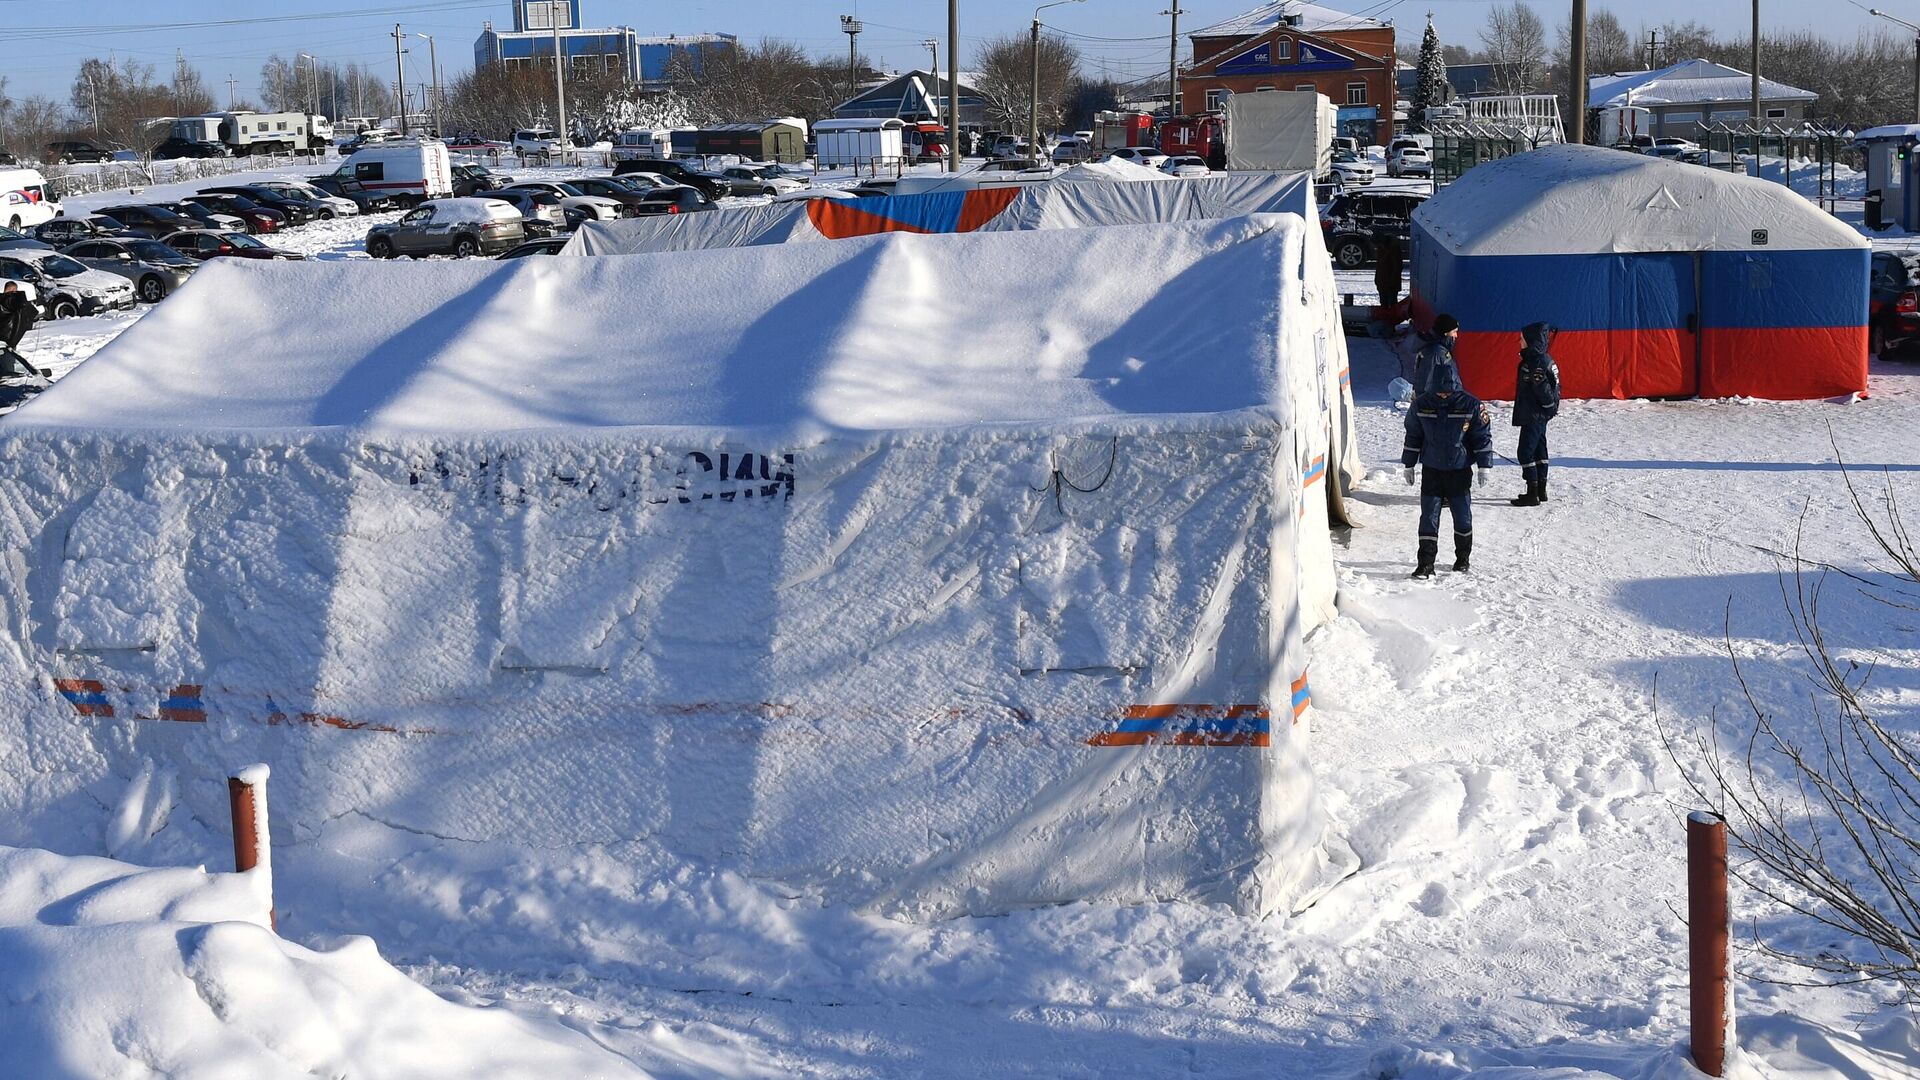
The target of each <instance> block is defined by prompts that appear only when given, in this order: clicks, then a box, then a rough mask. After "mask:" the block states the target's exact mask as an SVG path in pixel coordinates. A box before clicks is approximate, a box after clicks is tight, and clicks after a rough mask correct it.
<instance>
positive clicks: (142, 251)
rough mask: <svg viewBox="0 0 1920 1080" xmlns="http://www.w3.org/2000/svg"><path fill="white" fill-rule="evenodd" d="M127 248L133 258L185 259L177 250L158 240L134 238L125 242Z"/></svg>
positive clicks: (168, 260) (181, 260)
mask: <svg viewBox="0 0 1920 1080" xmlns="http://www.w3.org/2000/svg"><path fill="white" fill-rule="evenodd" d="M127 250H128V251H131V252H133V257H134V258H136V259H142V260H144V261H146V262H156V263H178V262H186V261H187V260H186V259H183V258H181V256H180V253H179V252H177V251H175V250H173V249H172V248H170V247H168V246H167V245H165V244H163V243H161V242H160V241H158V240H135V241H132V242H130V243H128V244H127Z"/></svg>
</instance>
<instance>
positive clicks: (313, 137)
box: [167, 111, 333, 156]
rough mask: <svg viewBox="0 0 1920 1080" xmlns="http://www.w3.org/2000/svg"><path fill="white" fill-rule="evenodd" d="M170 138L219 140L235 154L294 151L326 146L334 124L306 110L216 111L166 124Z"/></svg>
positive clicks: (203, 141) (187, 140) (330, 137)
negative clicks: (264, 111) (297, 111)
mask: <svg viewBox="0 0 1920 1080" xmlns="http://www.w3.org/2000/svg"><path fill="white" fill-rule="evenodd" d="M167 134H168V136H169V137H171V138H175V139H181V140H184V141H186V142H197V143H219V144H221V145H223V146H225V147H226V148H227V149H229V150H231V151H233V153H234V154H235V156H245V155H248V154H291V153H293V152H294V151H296V150H299V151H306V150H324V149H326V147H327V146H328V145H329V144H330V143H331V142H332V141H333V125H332V123H330V122H329V121H328V120H327V118H326V117H324V116H312V115H309V114H307V113H296V112H279V113H260V112H246V111H240V112H216V113H202V114H201V115H199V116H182V117H180V118H178V119H176V120H174V121H173V122H172V123H170V124H168V125H167Z"/></svg>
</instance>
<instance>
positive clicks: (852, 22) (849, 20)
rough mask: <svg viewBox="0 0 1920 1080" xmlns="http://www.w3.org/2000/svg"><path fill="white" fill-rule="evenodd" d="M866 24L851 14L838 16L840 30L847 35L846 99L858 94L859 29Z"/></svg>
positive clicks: (851, 98)
mask: <svg viewBox="0 0 1920 1080" xmlns="http://www.w3.org/2000/svg"><path fill="white" fill-rule="evenodd" d="M866 28H867V24H866V23H863V22H861V21H860V20H859V18H857V17H856V16H853V15H842V16H840V32H841V33H843V34H845V35H847V100H848V101H852V100H853V99H854V98H857V97H859V96H860V48H859V45H860V31H862V30H865V29H866Z"/></svg>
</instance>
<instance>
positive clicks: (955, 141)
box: [947, 0, 960, 173]
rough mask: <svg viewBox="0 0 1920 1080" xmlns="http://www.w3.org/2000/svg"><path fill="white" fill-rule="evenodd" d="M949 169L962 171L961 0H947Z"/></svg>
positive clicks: (949, 170)
mask: <svg viewBox="0 0 1920 1080" xmlns="http://www.w3.org/2000/svg"><path fill="white" fill-rule="evenodd" d="M947 171H948V172H956V173H957V172H959V171H960V0H947Z"/></svg>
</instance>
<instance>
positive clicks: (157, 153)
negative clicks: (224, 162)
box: [153, 136, 233, 161]
mask: <svg viewBox="0 0 1920 1080" xmlns="http://www.w3.org/2000/svg"><path fill="white" fill-rule="evenodd" d="M232 154H233V151H231V150H229V149H228V148H227V145H226V144H225V143H217V142H199V141H196V140H193V139H182V138H180V137H178V136H175V137H173V138H170V139H167V140H166V141H164V142H162V143H161V144H160V145H158V146H156V147H154V148H153V156H154V158H155V159H156V160H160V161H176V160H179V159H181V158H223V157H231V156H232Z"/></svg>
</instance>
